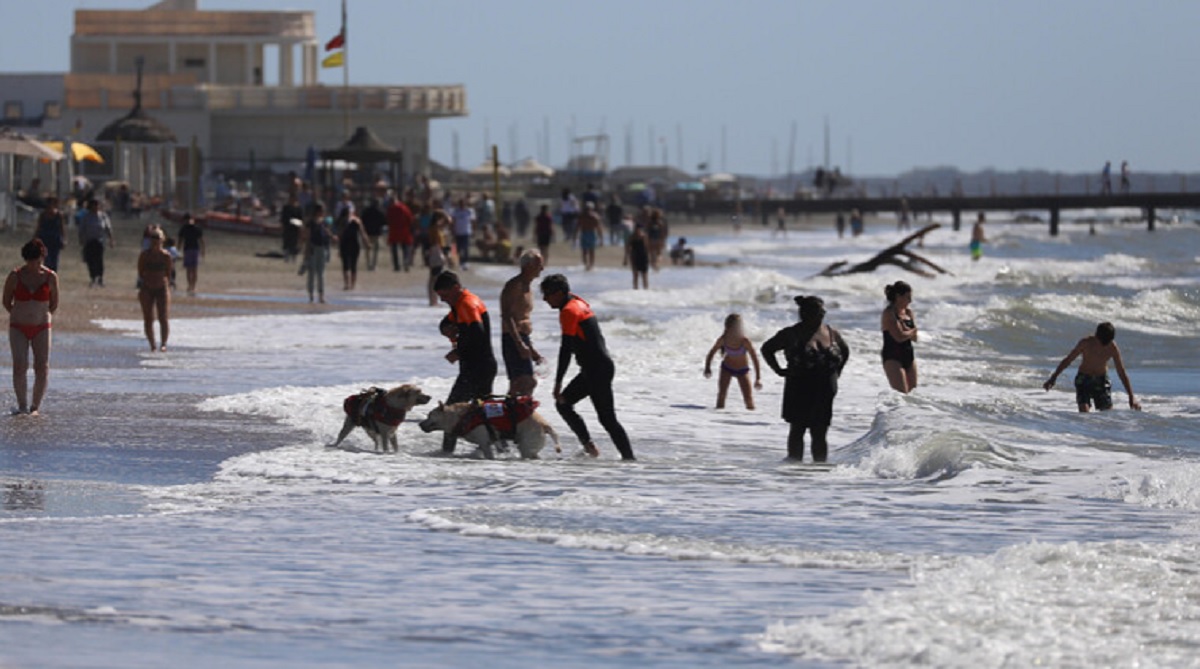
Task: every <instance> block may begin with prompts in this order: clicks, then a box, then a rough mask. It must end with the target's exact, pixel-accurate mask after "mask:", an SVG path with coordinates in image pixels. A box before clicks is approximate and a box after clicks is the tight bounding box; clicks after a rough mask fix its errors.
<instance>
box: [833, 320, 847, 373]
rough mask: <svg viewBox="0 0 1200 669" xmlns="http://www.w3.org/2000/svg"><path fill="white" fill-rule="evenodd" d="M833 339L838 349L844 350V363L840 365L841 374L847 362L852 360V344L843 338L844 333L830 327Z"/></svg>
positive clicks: (839, 371)
mask: <svg viewBox="0 0 1200 669" xmlns="http://www.w3.org/2000/svg"><path fill="white" fill-rule="evenodd" d="M829 330H830V334H831V335H832V338H833V341H834V343H835V344H837V346H838V350H839V351H841V352H842V364H841V366H840V367H838V374H839V375H841V373H842V370H843V369H845V368H846V363H848V362H850V344H847V343H846V340H845V339H844V338H842V333H841V332H839V331H838V330H835V329H834V328H829Z"/></svg>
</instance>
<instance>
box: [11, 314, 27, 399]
mask: <svg viewBox="0 0 1200 669" xmlns="http://www.w3.org/2000/svg"><path fill="white" fill-rule="evenodd" d="M8 346H9V348H10V349H12V378H13V393H15V394H16V396H17V411H19V412H21V413H25V412H26V411H29V401H28V388H27V387H26V385H25V381H26V377H27V376H28V374H29V340H28V339H27V338H26V337H25V335H24V334H22V333H21V331H20V330H18V329H16V328H9V329H8Z"/></svg>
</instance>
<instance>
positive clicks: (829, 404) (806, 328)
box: [762, 295, 850, 462]
mask: <svg viewBox="0 0 1200 669" xmlns="http://www.w3.org/2000/svg"><path fill="white" fill-rule="evenodd" d="M795 299H796V304H798V305H800V322H799V323H797V324H795V325H792V326H790V327H786V328H784V329H782V330H780V331H779V332H777V333H775V336H774V337H771V338H770V339H768V340H767V341H766V342H764V343H763V345H762V355H763V359H764V360H765V361H766V363H767V366H768V367H770V368H771V369H772V370H774V371H775V373H776V374H778V375H780V376H782V377H784V378H785V379H786V381H785V382H784V385H783V419H784V420H786V421H787V422H788V423H790V424H791V428H790V430H789V431H788V458H790V459H792V460H796V461H800V460H803V459H804V433H805V432H806V431H807V430H812V457H813V461H814V462H825V458H826V456H827V455H828V453H829V444H828V442H827V441H826V440H825V435H826V433H827V432H828V431H829V424H830V423H832V422H833V398H834V397H835V396H837V390H838V387H837V384H838V377H839V376H841V374H842V369H843V368H844V367H845V366H846V362H847V361H848V360H849V359H850V346H849V345H847V344H846V340H844V339H842V335H841V333H840V332H838V331H837V330H835V329H833V328H831V327H829V326H828V325H825V324H824V321H825V302H824V301H823V300H822V299H821V298H819V297H816V296H815V295H809V296H807V297H805V296H803V295H802V296H798V297H796V298H795ZM779 351H783V353H784V356H785V358H786V359H787V368H786V369H785V368H783V367H780V365H779V362H778V361H777V360H776V359H775V354H776V353H778V352H779Z"/></svg>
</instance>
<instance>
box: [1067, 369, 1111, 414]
mask: <svg viewBox="0 0 1200 669" xmlns="http://www.w3.org/2000/svg"><path fill="white" fill-rule="evenodd" d="M1075 402H1076V403H1077V404H1079V406H1091V405H1092V404H1093V403H1095V405H1096V410H1097V411H1108V410H1109V409H1111V408H1112V405H1113V404H1112V384H1111V383H1109V381H1108V375H1107V374H1100V375H1092V374H1076V375H1075Z"/></svg>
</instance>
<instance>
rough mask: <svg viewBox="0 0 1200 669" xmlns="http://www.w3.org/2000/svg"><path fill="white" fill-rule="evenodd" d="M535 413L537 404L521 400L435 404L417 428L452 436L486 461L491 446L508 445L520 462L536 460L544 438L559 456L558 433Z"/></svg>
mask: <svg viewBox="0 0 1200 669" xmlns="http://www.w3.org/2000/svg"><path fill="white" fill-rule="evenodd" d="M536 409H537V402H535V401H534V400H533V398H531V397H525V396H522V397H510V398H489V399H488V400H485V401H482V402H458V403H456V404H442V403H441V402H438V405H437V407H436V408H435V409H434V410H433V411H430V412H429V415H428V416H427V417H426V418H425V420H423V421H421V422H420V423H419V425H420V427H421V429H422V430H423V431H425V432H438V431H441V432H447V431H449V432H452V433H453V434H454V436H455V437H461V438H462V439H465V440H467V441H469V442H471V443H472V444H475V445H476V446H478V447H479V451H480V454H481V455H482V456H483V457H484V458H487V459H488V460H491V459H492V458H494V457H495V450H494V448H495V446H498V445H503V444H504V443H505V442H509V441H511V442H512V443H514V444H516V445H517V450H518V451H519V452H520V453H521V457H522V458H526V459H530V460H532V459H536V458H537V457H538V453H539V452H541V450H542V447H543V446H544V445H545V444H546V435H550V438H551V439H553V440H554V450H556V451H558V452H560V453H561V452H562V447H561V446H560V445H559V443H558V433H557V432H555V430H554V427H553V426H552V425H550V423H547V422H546V419H545V418H542V416H541V414H539V413H538V412H537V411H536ZM489 423H490V425H491V426H490V427H489V425H488V424H489Z"/></svg>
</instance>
